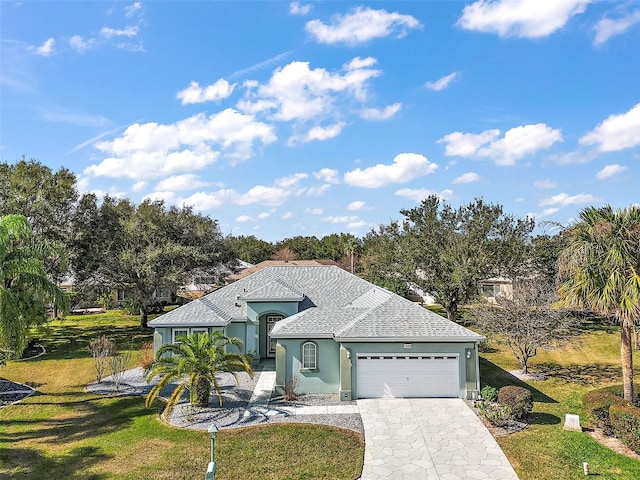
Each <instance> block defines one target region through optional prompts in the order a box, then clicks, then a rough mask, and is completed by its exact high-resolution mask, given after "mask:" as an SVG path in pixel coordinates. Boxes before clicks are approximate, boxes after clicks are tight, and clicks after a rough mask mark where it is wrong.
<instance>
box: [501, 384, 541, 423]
mask: <svg viewBox="0 0 640 480" xmlns="http://www.w3.org/2000/svg"><path fill="white" fill-rule="evenodd" d="M498 403H500V404H502V405H507V406H508V407H509V408H510V409H511V413H512V414H513V417H514V418H515V419H516V420H519V419H522V418H524V417H526V416H527V415H529V414H530V413H531V412H532V411H533V395H532V394H531V392H530V391H529V390H528V389H526V388H523V387H516V386H514V385H509V386H507V387H502V388H501V389H500V390H499V391H498Z"/></svg>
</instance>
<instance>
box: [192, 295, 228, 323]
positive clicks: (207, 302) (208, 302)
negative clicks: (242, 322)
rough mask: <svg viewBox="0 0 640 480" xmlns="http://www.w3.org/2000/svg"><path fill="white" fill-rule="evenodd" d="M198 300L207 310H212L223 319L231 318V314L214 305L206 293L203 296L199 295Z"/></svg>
mask: <svg viewBox="0 0 640 480" xmlns="http://www.w3.org/2000/svg"><path fill="white" fill-rule="evenodd" d="M198 301H199V302H202V303H203V304H204V305H205V306H206V307H207V308H208V309H209V310H212V311H213V312H214V313H215V314H216V315H218V316H219V317H220V318H222V319H224V320H231V319H232V318H233V317H232V316H231V315H229V314H228V313H227V312H225V311H224V310H223V309H222V308H220V307H219V306H218V305H216V304H215V303H213V302H212V301H211V300H209V299H208V298H207V296H206V295H205V296H204V297H200V298H199V299H198Z"/></svg>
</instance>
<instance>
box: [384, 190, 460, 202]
mask: <svg viewBox="0 0 640 480" xmlns="http://www.w3.org/2000/svg"><path fill="white" fill-rule="evenodd" d="M395 194H396V195H397V196H399V197H403V198H406V199H409V200H412V201H414V202H416V203H419V202H421V201H422V200H424V199H425V198H427V197H428V196H430V195H437V196H438V197H439V198H441V199H443V200H446V199H448V198H451V196H452V195H453V190H449V189H445V190H442V191H441V192H436V191H435V190H429V189H428V188H401V189H400V190H398V191H396V193H395Z"/></svg>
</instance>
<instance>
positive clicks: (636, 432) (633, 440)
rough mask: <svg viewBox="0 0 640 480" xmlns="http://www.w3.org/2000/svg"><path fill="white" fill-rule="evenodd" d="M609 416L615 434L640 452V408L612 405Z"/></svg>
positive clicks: (632, 448) (627, 405)
mask: <svg viewBox="0 0 640 480" xmlns="http://www.w3.org/2000/svg"><path fill="white" fill-rule="evenodd" d="M609 417H610V422H611V426H612V427H613V431H614V433H615V436H616V437H617V438H619V439H620V440H621V441H622V443H624V444H625V445H626V446H627V447H629V448H630V449H631V450H633V451H634V452H636V453H640V408H638V407H634V406H633V405H630V404H626V405H618V404H615V405H611V408H609Z"/></svg>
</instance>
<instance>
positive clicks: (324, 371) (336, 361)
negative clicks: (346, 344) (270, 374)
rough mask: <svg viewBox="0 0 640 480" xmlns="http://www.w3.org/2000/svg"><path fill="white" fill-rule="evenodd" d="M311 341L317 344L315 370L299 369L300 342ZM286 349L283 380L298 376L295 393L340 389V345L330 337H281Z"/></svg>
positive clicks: (280, 342)
mask: <svg viewBox="0 0 640 480" xmlns="http://www.w3.org/2000/svg"><path fill="white" fill-rule="evenodd" d="M309 340H310V341H313V342H315V343H316V345H317V346H318V358H317V361H318V369H317V371H301V366H302V358H301V357H302V344H303V343H304V342H307V341H309ZM278 343H279V344H280V345H281V346H282V347H284V348H285V349H286V353H287V355H286V365H285V373H284V375H285V380H286V379H289V378H293V377H297V378H298V386H297V388H296V393H299V394H305V393H338V391H339V389H340V345H339V344H338V343H337V342H335V341H334V340H330V339H313V338H310V339H300V340H298V339H295V340H293V339H287V340H284V339H281V340H279V341H278Z"/></svg>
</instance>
